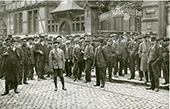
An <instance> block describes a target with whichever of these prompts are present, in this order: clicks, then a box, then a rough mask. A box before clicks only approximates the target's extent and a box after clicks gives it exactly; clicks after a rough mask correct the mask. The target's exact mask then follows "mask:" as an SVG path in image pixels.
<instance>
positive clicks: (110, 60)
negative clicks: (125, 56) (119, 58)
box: [104, 38, 115, 82]
mask: <svg viewBox="0 0 170 109" xmlns="http://www.w3.org/2000/svg"><path fill="white" fill-rule="evenodd" d="M104 51H105V52H106V53H107V54H106V56H107V58H106V59H107V60H106V63H107V67H108V74H109V81H110V82H111V79H112V69H113V66H114V58H115V50H114V47H113V45H112V39H111V38H110V39H108V41H107V45H106V46H105V49H104Z"/></svg>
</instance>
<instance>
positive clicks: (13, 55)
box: [2, 35, 21, 96]
mask: <svg viewBox="0 0 170 109" xmlns="http://www.w3.org/2000/svg"><path fill="white" fill-rule="evenodd" d="M14 42H15V41H14V39H13V38H12V36H11V35H9V36H8V37H7V38H6V45H7V46H6V50H5V51H4V53H3V56H4V58H5V64H4V66H3V71H4V76H5V92H4V93H3V94H2V96H3V95H7V94H8V93H9V85H14V92H15V93H19V92H18V91H17V86H18V71H19V69H21V66H20V59H19V55H20V54H19V52H18V50H17V48H16V46H15V44H14Z"/></svg>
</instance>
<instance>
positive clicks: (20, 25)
mask: <svg viewBox="0 0 170 109" xmlns="http://www.w3.org/2000/svg"><path fill="white" fill-rule="evenodd" d="M22 28H23V26H22V13H19V33H22V30H23V29H22Z"/></svg>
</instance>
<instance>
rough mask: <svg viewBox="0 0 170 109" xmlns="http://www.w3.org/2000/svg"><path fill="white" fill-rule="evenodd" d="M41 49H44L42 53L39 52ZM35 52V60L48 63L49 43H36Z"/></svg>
mask: <svg viewBox="0 0 170 109" xmlns="http://www.w3.org/2000/svg"><path fill="white" fill-rule="evenodd" d="M39 50H40V51H42V54H41V53H40V52H39ZM33 52H34V56H35V62H43V63H46V61H47V60H46V56H47V45H42V44H41V43H38V44H35V47H34V50H33Z"/></svg>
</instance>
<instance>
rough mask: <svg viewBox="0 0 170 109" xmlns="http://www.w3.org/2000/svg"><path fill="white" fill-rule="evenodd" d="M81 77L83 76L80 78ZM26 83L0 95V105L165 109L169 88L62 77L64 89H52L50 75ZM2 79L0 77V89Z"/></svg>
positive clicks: (4, 108) (13, 108)
mask: <svg viewBox="0 0 170 109" xmlns="http://www.w3.org/2000/svg"><path fill="white" fill-rule="evenodd" d="M83 79H84V78H83ZM28 82H29V84H28V85H19V87H18V89H19V91H20V93H19V94H15V93H14V91H13V90H11V91H10V93H9V94H8V95H6V96H0V109H169V91H168V90H162V89H160V91H159V92H155V91H148V90H145V87H144V86H138V85H132V84H125V83H110V82H106V85H105V88H104V89H101V88H100V87H94V86H93V85H94V84H95V78H92V82H90V83H86V84H85V83H84V81H83V80H81V81H76V82H74V81H73V79H70V78H68V77H65V84H66V88H67V91H63V90H62V89H61V83H60V81H59V80H58V91H54V84H53V80H52V79H47V80H41V81H37V80H29V81H28ZM3 91H4V80H0V93H3Z"/></svg>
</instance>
